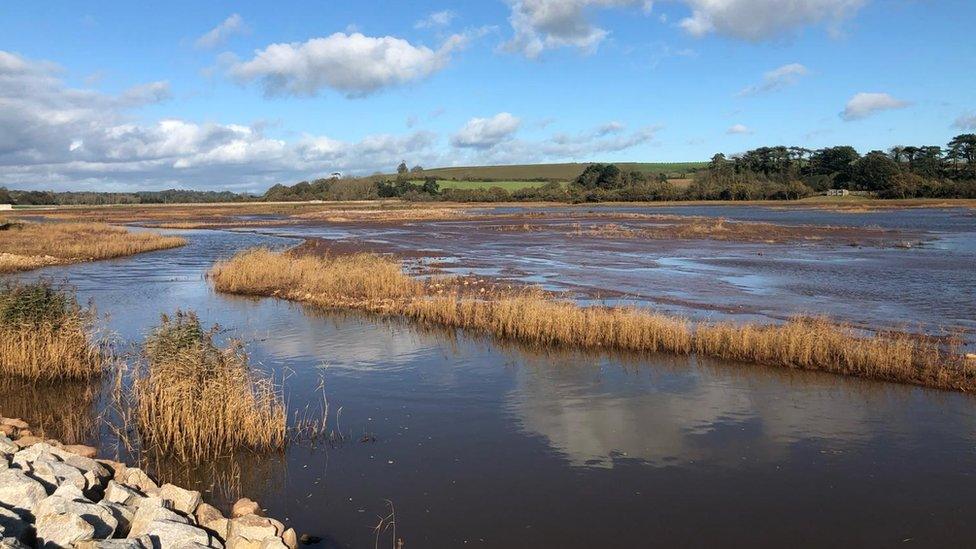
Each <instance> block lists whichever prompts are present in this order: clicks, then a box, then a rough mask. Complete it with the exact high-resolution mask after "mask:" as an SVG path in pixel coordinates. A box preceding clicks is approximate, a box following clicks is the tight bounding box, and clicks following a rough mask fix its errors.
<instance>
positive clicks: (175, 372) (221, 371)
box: [135, 312, 287, 460]
mask: <svg viewBox="0 0 976 549" xmlns="http://www.w3.org/2000/svg"><path fill="white" fill-rule="evenodd" d="M214 333H215V329H211V330H204V329H203V328H202V327H201V325H200V321H199V319H198V318H197V317H196V315H195V314H193V313H184V312H177V313H176V314H175V315H174V316H173V317H168V316H165V315H164V316H163V317H162V319H161V322H160V325H159V326H158V327H156V329H155V330H153V332H152V333H151V334H150V335H149V336H148V337H147V339H146V344H145V364H143V365H142V367H140V369H139V370H138V372H137V374H136V379H135V398H136V414H135V415H136V420H137V425H138V429H139V433H140V435H141V438H142V442H143V445H144V446H146V447H152V448H156V449H158V450H162V451H164V452H165V453H167V454H170V455H173V456H175V457H176V458H178V459H182V460H201V459H213V458H217V457H220V456H223V455H227V454H231V453H233V452H234V451H235V450H238V449H251V450H256V451H266V450H274V449H278V448H282V447H284V446H285V444H286V440H287V428H286V417H287V416H286V410H285V404H284V398H283V396H282V391H281V388H280V387H279V386H278V385H277V384H275V383H274V381H273V380H272V379H271V378H269V377H266V376H263V375H260V374H259V373H258V372H256V371H254V370H253V369H252V368H251V367H250V365H249V363H248V359H247V356H246V354H245V353H244V351H243V349H242V347H241V346H240V345H239V344H236V343H232V344H230V345H229V346H227V347H226V348H219V347H217V345H216V344H215V343H214Z"/></svg>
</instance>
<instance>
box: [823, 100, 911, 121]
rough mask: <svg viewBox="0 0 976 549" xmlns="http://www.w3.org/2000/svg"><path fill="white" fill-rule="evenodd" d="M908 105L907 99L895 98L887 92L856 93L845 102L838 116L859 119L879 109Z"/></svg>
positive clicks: (898, 107)
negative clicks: (845, 104)
mask: <svg viewBox="0 0 976 549" xmlns="http://www.w3.org/2000/svg"><path fill="white" fill-rule="evenodd" d="M908 105H909V103H908V102H907V101H902V100H900V99H895V98H894V97H892V96H891V95H889V94H887V93H858V94H856V95H854V97H852V98H851V99H850V101H848V102H847V106H846V107H844V112H842V113H840V117H841V118H843V119H844V120H848V121H850V120H860V119H861V118H866V117H868V116H871V115H872V114H875V113H878V112H881V111H888V110H892V109H902V108H905V107H907V106H908Z"/></svg>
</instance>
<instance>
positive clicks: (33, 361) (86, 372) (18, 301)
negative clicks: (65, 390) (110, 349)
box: [0, 281, 105, 381]
mask: <svg viewBox="0 0 976 549" xmlns="http://www.w3.org/2000/svg"><path fill="white" fill-rule="evenodd" d="M94 318H95V315H94V313H93V311H92V310H90V309H86V308H82V307H81V306H80V305H79V304H78V300H77V298H76V296H75V294H74V292H73V291H71V290H70V289H68V288H63V287H56V286H54V285H53V284H51V283H50V282H48V281H39V282H32V283H8V284H5V285H3V286H0V374H2V375H4V376H13V377H18V378H24V379H28V380H34V381H61V380H89V379H93V378H95V377H97V376H99V375H100V374H101V373H102V371H103V369H104V363H105V362H104V357H103V355H102V349H101V348H100V345H99V344H98V343H97V342H96V341H95V339H94V337H93V333H94V332H93V326H94Z"/></svg>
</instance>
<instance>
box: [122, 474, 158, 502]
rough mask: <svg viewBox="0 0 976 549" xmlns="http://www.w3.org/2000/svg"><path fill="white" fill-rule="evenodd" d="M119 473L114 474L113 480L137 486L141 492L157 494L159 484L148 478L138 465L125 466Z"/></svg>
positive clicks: (150, 494)
mask: <svg viewBox="0 0 976 549" xmlns="http://www.w3.org/2000/svg"><path fill="white" fill-rule="evenodd" d="M119 477H120V475H119V474H116V476H115V481H116V482H120V483H122V484H126V485H128V486H132V487H134V488H138V489H139V490H140V491H141V492H142V493H144V494H146V495H149V496H155V495H158V494H159V485H158V484H156V481H154V480H153V479H151V478H149V475H147V474H146V473H145V471H143V470H142V469H140V468H138V467H126V468H125V470H124V471H122V473H121V478H119Z"/></svg>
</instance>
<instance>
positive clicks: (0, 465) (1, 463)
mask: <svg viewBox="0 0 976 549" xmlns="http://www.w3.org/2000/svg"><path fill="white" fill-rule="evenodd" d="M7 469H10V462H9V461H7V458H6V457H4V458H0V473H2V472H4V471H6V470H7Z"/></svg>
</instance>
